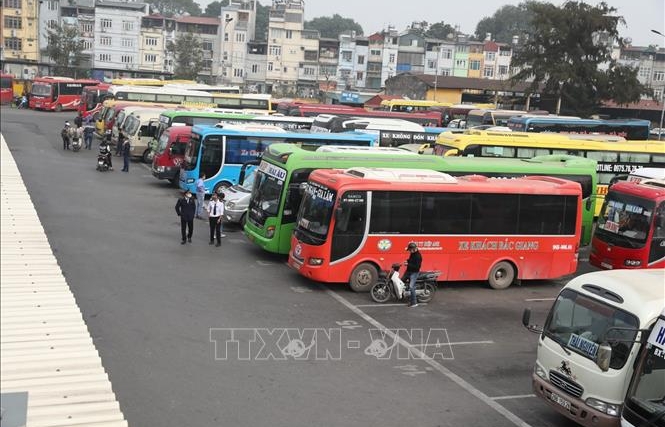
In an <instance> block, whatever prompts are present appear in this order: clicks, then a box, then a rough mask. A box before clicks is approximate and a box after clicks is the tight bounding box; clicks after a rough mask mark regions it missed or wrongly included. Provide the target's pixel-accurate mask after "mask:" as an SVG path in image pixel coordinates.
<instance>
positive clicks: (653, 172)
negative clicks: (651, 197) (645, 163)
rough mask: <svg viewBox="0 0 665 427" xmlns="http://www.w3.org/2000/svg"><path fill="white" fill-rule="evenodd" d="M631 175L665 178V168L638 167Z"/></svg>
mask: <svg viewBox="0 0 665 427" xmlns="http://www.w3.org/2000/svg"><path fill="white" fill-rule="evenodd" d="M630 176H631V177H635V178H646V179H663V180H665V168H637V169H635V170H634V171H632V172H631V173H630Z"/></svg>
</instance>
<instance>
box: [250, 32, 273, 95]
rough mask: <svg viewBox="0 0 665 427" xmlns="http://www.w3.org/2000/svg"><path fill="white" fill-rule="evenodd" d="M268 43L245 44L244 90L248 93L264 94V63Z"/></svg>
mask: <svg viewBox="0 0 665 427" xmlns="http://www.w3.org/2000/svg"><path fill="white" fill-rule="evenodd" d="M267 51H268V43H266V42H249V43H247V56H246V62H245V90H246V91H247V92H250V93H266V92H267V88H266V63H267V59H266V58H267V56H266V53H267Z"/></svg>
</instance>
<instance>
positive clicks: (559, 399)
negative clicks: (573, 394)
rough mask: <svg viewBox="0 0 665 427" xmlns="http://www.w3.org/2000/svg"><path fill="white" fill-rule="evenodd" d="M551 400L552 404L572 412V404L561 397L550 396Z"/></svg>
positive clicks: (553, 394)
mask: <svg viewBox="0 0 665 427" xmlns="http://www.w3.org/2000/svg"><path fill="white" fill-rule="evenodd" d="M550 399H551V400H552V402H555V403H557V404H559V405H561V406H563V407H564V408H566V409H567V410H569V411H570V402H569V401H567V400H565V399H564V398H562V397H560V396H559V395H558V394H555V393H552V394H550Z"/></svg>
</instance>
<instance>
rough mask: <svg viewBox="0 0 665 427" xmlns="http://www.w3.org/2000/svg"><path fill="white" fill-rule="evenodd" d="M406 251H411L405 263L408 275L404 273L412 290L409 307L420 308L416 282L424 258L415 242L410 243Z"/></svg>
mask: <svg viewBox="0 0 665 427" xmlns="http://www.w3.org/2000/svg"><path fill="white" fill-rule="evenodd" d="M406 250H407V251H409V259H407V260H406V261H405V262H404V263H405V264H406V273H404V276H405V277H408V278H409V289H410V290H411V303H410V304H409V307H418V299H417V298H416V282H417V281H418V275H419V274H420V266H421V265H422V263H423V257H422V255H420V251H419V250H418V245H416V244H415V243H414V242H411V243H409V245H408V246H407V247H406Z"/></svg>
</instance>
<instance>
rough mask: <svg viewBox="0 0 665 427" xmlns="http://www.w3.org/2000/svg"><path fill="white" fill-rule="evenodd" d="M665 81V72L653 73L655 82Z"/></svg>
mask: <svg viewBox="0 0 665 427" xmlns="http://www.w3.org/2000/svg"><path fill="white" fill-rule="evenodd" d="M663 80H665V71H654V72H653V81H654V82H662V81H663Z"/></svg>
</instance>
